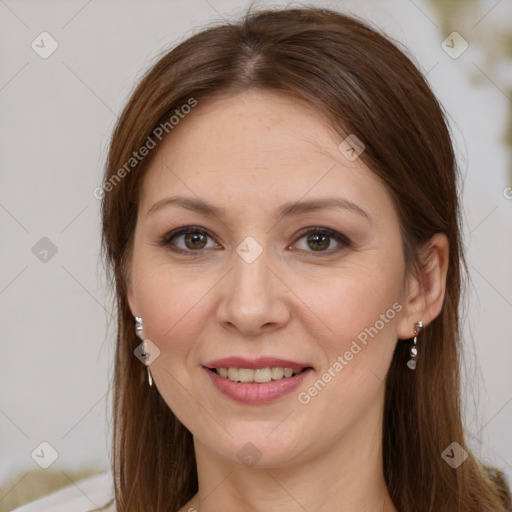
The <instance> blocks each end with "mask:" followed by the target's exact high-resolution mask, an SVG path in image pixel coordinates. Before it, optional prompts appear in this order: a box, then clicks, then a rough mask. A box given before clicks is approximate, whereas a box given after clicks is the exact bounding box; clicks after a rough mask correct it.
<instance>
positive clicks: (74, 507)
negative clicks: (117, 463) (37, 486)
mask: <svg viewBox="0 0 512 512" xmlns="http://www.w3.org/2000/svg"><path fill="white" fill-rule="evenodd" d="M113 497H114V488H113V483H112V475H111V474H110V473H109V472H107V473H101V474H99V475H94V476H91V477H89V478H86V479H85V480H80V481H78V482H77V483H76V484H75V485H70V486H69V487H64V488H63V489H59V490H58V491H55V492H53V493H52V494H49V495H48V496H44V497H43V498H39V499H38V500H36V501H33V502H32V503H27V504H26V505H23V506H22V507H18V508H17V509H15V510H13V511H12V512H89V511H90V510H95V509H96V508H97V507H103V506H105V505H106V504H107V503H108V502H109V501H110V500H111V499H112V498H113ZM105 510H108V512H115V505H114V504H112V505H111V506H110V507H109V508H108V509H105Z"/></svg>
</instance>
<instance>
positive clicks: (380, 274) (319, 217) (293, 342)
mask: <svg viewBox="0 0 512 512" xmlns="http://www.w3.org/2000/svg"><path fill="white" fill-rule="evenodd" d="M340 143H342V139H341V138H340V137H339V136H338V135H337V134H336V133H335V132H334V131H333V130H332V129H331V128H330V127H329V126H328V125H327V124H326V122H325V120H324V119H323V118H322V117H321V116H320V115H319V114H318V113H317V112H316V111H315V110H313V109H312V108H311V107H308V106H307V105H305V104H302V103H300V102H298V101H297V100H293V99H289V98H287V97H285V96H281V95H277V94H273V93H270V92H265V93H264V92H255V91H250V92H244V93H242V94H239V95H236V96H230V97H226V98H222V99H216V100H213V101H209V102H206V103H204V104H201V102H199V104H198V106H197V107H196V108H195V109H194V110H193V112H192V113H191V114H190V115H189V116H188V117H186V118H185V119H183V120H182V121H181V122H180V124H179V125H178V126H177V127H175V128H174V130H173V131H172V133H171V135H170V136H169V137H168V138H167V139H165V140H164V141H163V143H162V145H161V146H160V147H159V148H158V149H157V151H158V153H157V154H156V155H155V158H154V159H153V160H152V163H151V165H150V167H149V169H148V172H147V175H146V177H145V181H144V185H143V189H142V195H141V198H140V205H139V216H138V220H137V226H136V232H135V239H134V249H133V256H132V262H131V275H130V277H131V283H130V286H129V301H130V306H131V309H132V312H133V314H134V315H137V316H141V317H142V319H143V323H144V337H145V338H149V339H150V340H151V342H152V343H153V344H154V345H156V347H158V349H159V351H160V354H159V356H158V357H157V358H156V359H155V360H154V362H153V363H152V364H151V373H152V376H153V379H154V381H155V384H156V386H157V388H158V392H159V393H160V394H161V396H162V397H163V399H164V400H165V401H166V403H167V404H168V405H169V407H170V408H171V409H172V410H173V412H174V413H175V414H176V416H177V417H178V418H179V419H180V420H181V422H182V423H183V424H184V425H185V426H186V427H187V428H188V429H189V430H190V431H191V432H192V434H193V435H194V438H195V441H196V443H197V444H196V447H197V446H201V447H202V449H204V450H208V451H209V452H210V453H211V454H212V455H213V456H216V457H219V458H223V459H224V460H225V459H227V460H230V461H233V462H236V463H238V464H248V465H252V464H254V463H257V464H258V465H261V466H262V467H278V466H286V465H289V464H292V463H297V462H300V461H306V460H311V459H312V458H314V457H316V456H319V455H320V454H322V453H323V454H327V453H329V452H332V451H333V450H335V449H336V447H341V446H343V447H344V448H342V449H343V450H349V451H350V450H352V451H354V450H360V449H367V448H362V447H363V446H367V445H371V446H376V445H379V446H380V442H381V438H380V435H381V430H380V428H381V415H382V407H383V397H384V380H385V375H386V372H387V369H388V367H389V364H390V361H391V357H392V353H393V350H394V347H395V344H396V342H397V337H398V335H397V332H398V329H399V326H400V318H401V316H402V314H403V312H402V311H401V310H402V301H403V300H405V296H404V293H405V275H404V272H405V267H404V260H403V252H402V241H401V235H400V229H399V222H398V217H397V214H396V211H395V208H394V206H393V203H392V200H391V196H390V195H389V193H388V192H387V190H386V188H385V187H384V185H383V184H382V183H381V182H380V181H379V179H378V178H377V177H376V175H375V174H373V173H372V172H371V171H370V170H369V169H368V168H367V167H366V166H365V165H364V164H363V162H362V161H361V159H360V158H357V152H352V151H350V149H349V150H348V151H347V146H346V145H345V144H342V145H341V146H340ZM355 149H356V150H357V149H359V148H357V147H356V148H355ZM171 198H172V199H173V200H172V201H171ZM183 228H187V230H188V231H189V233H183V232H180V231H179V230H181V229H183ZM315 230H316V231H315ZM410 327H411V329H412V326H410ZM150 347H151V345H150ZM150 352H151V350H150ZM153 352H154V353H155V351H154V349H153ZM150 357H151V356H150ZM221 359H226V361H219V360H221ZM212 367H218V368H220V367H222V368H226V370H220V369H219V372H222V375H218V374H217V372H215V371H214V370H212V369H211V368H212ZM285 367H286V368H291V369H292V370H296V371H298V370H301V369H302V368H306V370H304V371H303V372H301V373H298V374H297V375H296V376H293V377H287V376H286V375H289V372H290V371H289V370H283V368H285ZM228 368H231V369H230V370H228ZM240 368H241V369H243V371H239V370H238V369H240ZM255 368H256V369H259V371H254V369H255ZM267 368H268V369H267ZM247 369H249V370H247ZM251 370H252V371H251ZM404 371H408V370H407V368H405V364H404ZM226 373H227V374H228V378H226V377H225V375H226ZM238 380H241V381H245V380H248V381H250V382H238ZM254 380H257V381H261V382H254ZM269 380H270V382H268V381H269ZM148 392H156V391H154V390H151V391H149V390H148ZM369 441H374V443H373V442H371V443H370V442H369ZM340 449H341V448H340ZM338 460H339V459H338Z"/></svg>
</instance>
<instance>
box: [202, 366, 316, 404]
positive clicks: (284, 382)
mask: <svg viewBox="0 0 512 512" xmlns="http://www.w3.org/2000/svg"><path fill="white" fill-rule="evenodd" d="M204 368H205V369H206V370H207V371H208V375H209V376H210V378H211V380H212V382H213V384H214V385H215V387H216V388H217V389H218V390H219V391H221V392H222V393H223V394H224V395H227V396H228V397H230V398H232V399H234V400H236V401H238V402H243V403H250V404H261V403H267V402H271V401H274V400H277V399H278V398H281V397H282V396H284V395H285V394H287V393H289V392H291V391H292V390H293V389H294V388H296V387H297V386H298V385H299V384H300V383H301V382H302V380H303V379H304V378H305V376H306V374H308V373H309V372H310V371H312V370H313V368H312V366H311V365H310V364H309V363H297V362H295V361H288V360H284V359H278V358H268V357H265V358H259V359H255V360H249V359H245V358H240V357H230V358H225V359H219V360H216V361H211V362H209V363H207V364H206V365H204Z"/></svg>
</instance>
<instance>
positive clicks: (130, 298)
mask: <svg viewBox="0 0 512 512" xmlns="http://www.w3.org/2000/svg"><path fill="white" fill-rule="evenodd" d="M126 297H127V299H128V304H129V306H130V310H131V312H132V315H133V316H140V315H138V314H137V311H138V310H139V308H138V307H137V304H136V301H135V296H134V293H133V287H132V285H131V283H128V287H127V292H126Z"/></svg>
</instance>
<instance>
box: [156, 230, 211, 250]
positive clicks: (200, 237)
mask: <svg viewBox="0 0 512 512" xmlns="http://www.w3.org/2000/svg"><path fill="white" fill-rule="evenodd" d="M208 244H210V245H208ZM159 245H160V246H162V247H169V248H170V249H171V250H173V251H176V252H182V253H194V252H201V251H202V250H203V249H211V248H218V247H220V246H219V245H218V244H217V243H216V242H215V241H214V240H213V239H212V238H211V236H210V235H209V234H208V233H207V232H206V231H205V230H204V229H201V228H196V227H194V226H187V227H185V228H180V229H176V230H174V231H171V232H170V233H168V234H167V235H165V237H164V238H163V239H162V240H160V242H159Z"/></svg>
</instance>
